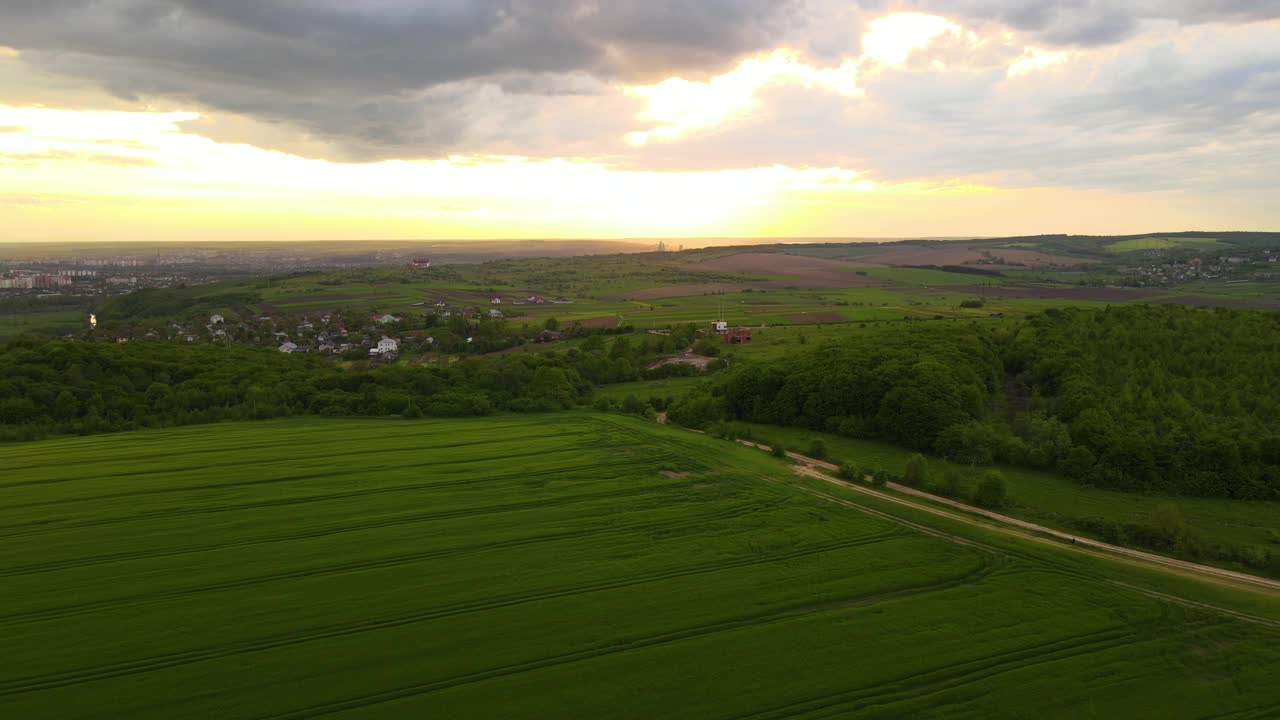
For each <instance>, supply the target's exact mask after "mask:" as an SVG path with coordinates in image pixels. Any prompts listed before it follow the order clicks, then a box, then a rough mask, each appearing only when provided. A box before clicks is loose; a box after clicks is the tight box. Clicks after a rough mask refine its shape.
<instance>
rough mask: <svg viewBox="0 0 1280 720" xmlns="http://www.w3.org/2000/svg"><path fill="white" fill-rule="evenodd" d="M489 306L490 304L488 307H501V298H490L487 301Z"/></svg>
mask: <svg viewBox="0 0 1280 720" xmlns="http://www.w3.org/2000/svg"><path fill="white" fill-rule="evenodd" d="M489 304H490V305H501V304H502V298H500V297H496V298H490V299H489Z"/></svg>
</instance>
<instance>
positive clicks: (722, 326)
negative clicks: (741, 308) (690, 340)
mask: <svg viewBox="0 0 1280 720" xmlns="http://www.w3.org/2000/svg"><path fill="white" fill-rule="evenodd" d="M711 328H712V329H713V330H715V331H716V332H718V333H725V332H728V331H729V323H727V322H725V321H724V320H717V321H715V322H713V323H711Z"/></svg>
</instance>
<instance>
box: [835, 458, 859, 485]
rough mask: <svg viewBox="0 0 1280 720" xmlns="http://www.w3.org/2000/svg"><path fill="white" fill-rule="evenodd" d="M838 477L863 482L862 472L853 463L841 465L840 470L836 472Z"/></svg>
mask: <svg viewBox="0 0 1280 720" xmlns="http://www.w3.org/2000/svg"><path fill="white" fill-rule="evenodd" d="M836 475H837V476H838V477H840V479H842V480H852V481H854V482H858V481H861V480H862V470H861V468H859V467H858V466H857V465H854V464H853V463H847V462H846V463H840V469H839V470H837V471H836Z"/></svg>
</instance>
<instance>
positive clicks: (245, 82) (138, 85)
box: [0, 0, 795, 160]
mask: <svg viewBox="0 0 1280 720" xmlns="http://www.w3.org/2000/svg"><path fill="white" fill-rule="evenodd" d="M794 7H795V3H794V2H793V1H792V0H784V1H783V2H779V1H778V0H653V1H649V2H645V3H632V2H607V1H604V2H602V1H598V0H540V1H539V2H535V3H530V2H524V1H522V0H434V1H428V2H409V1H407V0H376V1H373V2H361V3H348V2H341V1H339V0H277V1H276V2H261V1H259V0H222V1H220V2H216V3H210V2H202V1H197V0H103V1H102V2H94V3H88V2H83V1H78V0H16V1H15V2H9V3H5V4H3V5H2V6H0V44H5V45H12V46H14V47H16V48H17V49H18V50H19V51H20V52H21V56H20V57H21V60H22V61H23V62H25V63H26V64H28V65H29V66H31V67H33V68H36V69H39V70H45V71H50V72H53V73H56V74H59V75H63V76H70V77H75V78H82V79H87V80H90V81H92V82H93V83H95V84H97V85H100V86H102V87H104V88H106V89H107V90H109V91H110V92H111V93H113V94H114V95H116V96H117V97H120V98H124V99H146V100H149V99H152V98H169V99H173V100H177V101H182V102H187V103H194V104H198V105H199V106H202V107H207V108H213V109H217V110H221V111H225V112H232V113H238V114H243V115H245V116H248V117H252V118H254V119H256V120H259V121H263V122H266V123H289V124H292V125H295V126H298V127H300V128H301V129H302V130H303V131H304V132H306V133H309V134H310V135H312V136H314V137H315V138H319V139H321V140H322V141H323V142H325V143H328V144H331V145H332V146H333V147H334V152H335V154H338V155H341V156H343V157H344V158H345V159H364V160H376V159H380V158H385V157H437V156H440V155H442V154H447V153H448V152H451V151H454V150H456V149H458V148H463V147H468V146H475V145H478V144H481V142H482V141H484V140H486V139H487V138H486V137H485V132H484V131H480V132H479V133H478V135H479V137H475V135H477V133H476V132H475V126H476V124H477V122H479V121H482V120H483V119H484V118H485V117H487V116H489V115H490V114H491V113H493V112H495V108H496V109H497V110H496V112H497V113H498V114H500V115H501V114H503V113H508V114H510V113H517V114H520V115H526V114H533V115H535V116H536V115H537V114H539V113H540V112H541V110H540V109H538V108H537V107H533V106H536V105H538V104H540V103H544V102H553V101H554V100H555V99H557V98H563V97H564V96H579V95H598V94H600V93H602V92H603V91H604V89H605V87H606V86H607V85H608V84H610V83H613V82H644V81H648V80H653V79H658V78H661V77H666V76H669V75H672V74H681V75H689V76H697V75H701V74H706V73H710V72H719V71H720V70H722V69H724V68H725V67H730V66H732V65H733V64H735V63H736V62H737V60H738V59H739V58H740V57H742V56H744V55H747V54H751V53H753V52H755V51H756V50H757V49H758V48H760V47H765V46H768V45H769V43H770V41H771V39H772V38H773V37H775V36H776V35H777V33H778V32H779V28H781V27H783V26H784V25H785V24H786V23H788V22H790V21H789V19H788V18H789V13H790V12H791V11H792V10H794Z"/></svg>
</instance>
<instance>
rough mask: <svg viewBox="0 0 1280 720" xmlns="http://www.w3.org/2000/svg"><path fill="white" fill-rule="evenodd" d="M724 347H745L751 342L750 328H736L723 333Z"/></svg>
mask: <svg viewBox="0 0 1280 720" xmlns="http://www.w3.org/2000/svg"><path fill="white" fill-rule="evenodd" d="M724 342H725V344H726V345H745V344H747V343H749V342H751V328H745V327H737V328H733V329H732V330H726V331H725V332H724Z"/></svg>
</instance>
